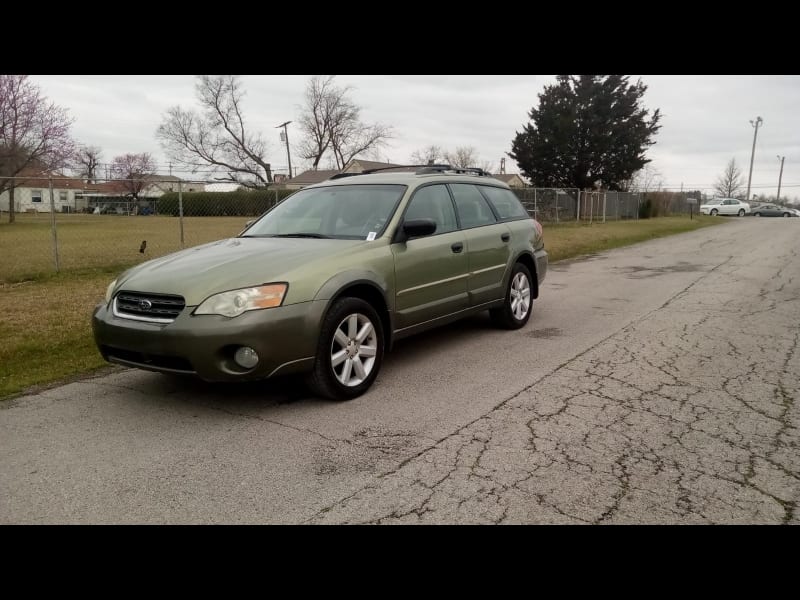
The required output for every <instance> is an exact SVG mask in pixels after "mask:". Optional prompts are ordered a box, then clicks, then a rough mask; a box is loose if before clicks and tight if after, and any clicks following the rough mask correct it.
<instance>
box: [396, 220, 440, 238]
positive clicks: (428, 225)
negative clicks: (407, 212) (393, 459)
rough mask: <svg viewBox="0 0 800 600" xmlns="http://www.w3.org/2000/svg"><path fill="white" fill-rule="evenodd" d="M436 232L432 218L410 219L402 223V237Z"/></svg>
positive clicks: (422, 235) (420, 235)
mask: <svg viewBox="0 0 800 600" xmlns="http://www.w3.org/2000/svg"><path fill="white" fill-rule="evenodd" d="M435 232H436V222H435V221H434V220H433V219H411V220H410V221H406V222H405V223H403V236H402V237H403V239H402V240H400V241H403V242H404V241H406V240H408V239H410V238H415V237H424V236H426V235H431V234H433V233H435Z"/></svg>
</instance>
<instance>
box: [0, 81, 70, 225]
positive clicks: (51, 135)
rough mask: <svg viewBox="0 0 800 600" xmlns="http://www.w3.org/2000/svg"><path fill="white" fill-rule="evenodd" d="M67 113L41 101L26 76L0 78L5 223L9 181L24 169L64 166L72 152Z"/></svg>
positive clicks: (10, 200)
mask: <svg viewBox="0 0 800 600" xmlns="http://www.w3.org/2000/svg"><path fill="white" fill-rule="evenodd" d="M72 123H73V119H72V118H71V117H69V116H68V114H67V111H66V110H65V109H63V108H61V107H59V106H56V105H55V104H54V103H53V102H50V101H48V100H47V98H45V97H44V96H43V95H42V93H41V90H40V89H39V86H37V85H36V84H34V83H33V82H31V81H29V80H28V76H27V75H0V177H3V178H0V194H1V193H3V192H4V191H6V190H8V222H9V223H13V222H14V220H15V218H14V189H15V187H16V185H15V183H14V180H13V179H7V178H9V177H16V176H17V175H19V174H20V173H21V172H22V171H23V170H25V169H31V168H36V169H39V170H41V171H42V173H44V172H46V171H52V170H53V169H58V168H61V167H64V166H65V165H66V164H67V162H68V157H69V156H71V155H72V153H73V151H74V142H73V140H72V138H71V137H70V133H69V128H70V126H71V125H72Z"/></svg>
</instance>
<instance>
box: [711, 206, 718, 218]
mask: <svg viewBox="0 0 800 600" xmlns="http://www.w3.org/2000/svg"><path fill="white" fill-rule="evenodd" d="M718 214H719V211H718V210H717V209H716V208H712V209H711V216H712V217H716V216H717V215H718Z"/></svg>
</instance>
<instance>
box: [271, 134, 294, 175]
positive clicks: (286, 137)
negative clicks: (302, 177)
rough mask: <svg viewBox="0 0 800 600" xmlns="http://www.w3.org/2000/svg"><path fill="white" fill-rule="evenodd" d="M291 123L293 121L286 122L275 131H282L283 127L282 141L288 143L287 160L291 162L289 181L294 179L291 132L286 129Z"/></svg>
mask: <svg viewBox="0 0 800 600" xmlns="http://www.w3.org/2000/svg"><path fill="white" fill-rule="evenodd" d="M289 123H291V121H286V123H283V124H282V125H278V126H277V127H276V128H275V129H280V128H281V127H283V133H282V134H281V138H282V140H281V141H285V142H286V158H287V159H288V160H289V179H291V178H292V155H291V153H290V152H289V130H288V129H286V126H287V125H288V124H289Z"/></svg>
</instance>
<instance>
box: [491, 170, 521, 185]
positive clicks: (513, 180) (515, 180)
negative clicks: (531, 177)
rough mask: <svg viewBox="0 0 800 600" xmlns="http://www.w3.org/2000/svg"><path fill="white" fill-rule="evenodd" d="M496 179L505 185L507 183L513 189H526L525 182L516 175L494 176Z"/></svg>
mask: <svg viewBox="0 0 800 600" xmlns="http://www.w3.org/2000/svg"><path fill="white" fill-rule="evenodd" d="M492 177H494V178H495V179H497V180H499V181H502V182H503V183H507V184H508V186H509V187H512V188H524V187H526V185H525V181H524V180H523V179H522V177H520V176H519V175H517V174H516V173H499V174H496V175H492Z"/></svg>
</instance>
